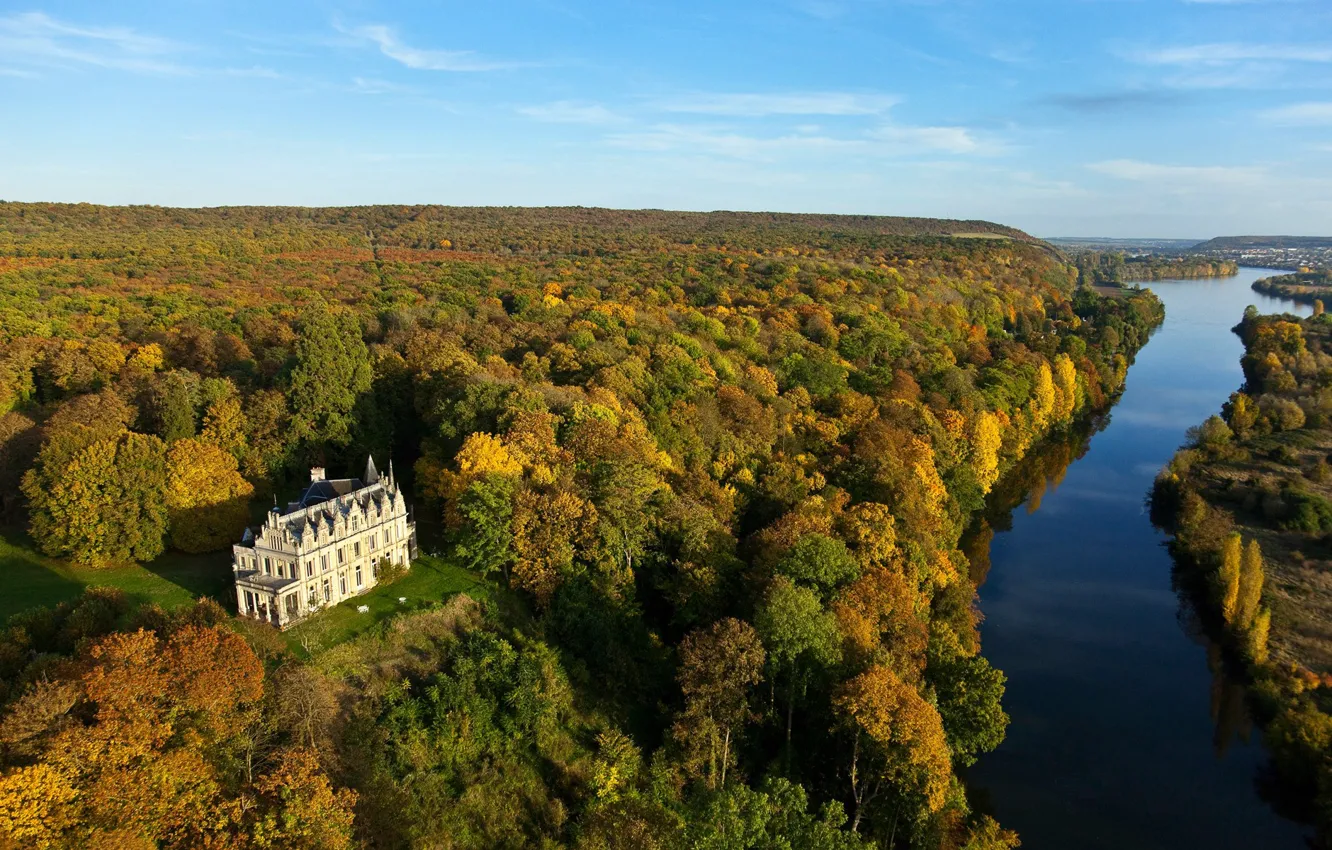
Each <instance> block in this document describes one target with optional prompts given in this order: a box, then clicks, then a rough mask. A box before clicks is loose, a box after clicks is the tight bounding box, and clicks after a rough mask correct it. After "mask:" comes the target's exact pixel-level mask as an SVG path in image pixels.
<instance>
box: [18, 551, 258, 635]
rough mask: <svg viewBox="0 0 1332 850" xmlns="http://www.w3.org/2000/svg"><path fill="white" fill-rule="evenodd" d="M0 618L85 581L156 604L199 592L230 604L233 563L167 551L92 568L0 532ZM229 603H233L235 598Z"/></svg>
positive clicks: (68, 595) (63, 595) (75, 589)
mask: <svg viewBox="0 0 1332 850" xmlns="http://www.w3.org/2000/svg"><path fill="white" fill-rule="evenodd" d="M0 575H3V576H4V582H5V584H4V592H2V593H0V621H3V620H4V619H5V618H7V617H9V615H11V614H14V613H17V612H19V611H25V610H27V609H29V608H34V607H37V606H39V605H55V604H56V603H58V602H63V601H65V600H66V599H73V598H74V597H76V596H78V595H79V594H81V593H82V592H83V589H84V588H85V587H87V586H89V585H106V586H110V587H118V588H120V589H121V590H124V591H125V592H126V593H128V594H129V595H130V597H131V598H133V599H134V600H136V601H138V602H156V603H158V604H159V605H161V606H162V607H164V608H174V607H176V606H179V605H184V604H187V603H189V602H192V601H194V600H195V599H197V598H199V597H200V596H212V597H215V598H217V599H219V600H221V601H222V603H223V604H224V605H226V604H228V600H230V599H232V596H231V563H230V561H229V559H228V557H227V554H226V553H225V552H212V553H209V554H206V555H183V554H181V553H179V552H168V553H167V554H165V555H163V556H162V557H160V558H158V559H157V560H155V561H153V562H151V563H148V564H145V565H143V566H130V567H112V568H109V569H93V568H91V567H81V566H78V565H76V564H71V563H69V562H68V561H62V560H59V559H56V558H48V557H45V556H44V555H41V554H39V553H38V552H37V550H36V547H35V546H33V545H32V541H31V540H28V539H27V538H26V537H25V536H22V535H20V534H18V533H16V532H14V531H13V530H5V531H4V532H3V534H0ZM229 607H235V606H234V602H233V603H231V605H230V606H229Z"/></svg>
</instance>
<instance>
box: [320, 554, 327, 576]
mask: <svg viewBox="0 0 1332 850" xmlns="http://www.w3.org/2000/svg"><path fill="white" fill-rule="evenodd" d="M319 571H320V572H325V573H326V572H328V556H327V555H320V556H319Z"/></svg>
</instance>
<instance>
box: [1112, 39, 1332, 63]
mask: <svg viewBox="0 0 1332 850" xmlns="http://www.w3.org/2000/svg"><path fill="white" fill-rule="evenodd" d="M1122 55H1123V56H1124V57H1125V58H1127V59H1130V60H1132V61H1135V62H1140V63H1143V64H1147V65H1184V66H1188V65H1211V66H1216V65H1232V64H1235V63H1237V62H1332V45H1327V44H1245V43H1242V42H1217V43H1214V44H1190V45H1181V46H1177V47H1161V48H1155V49H1136V48H1135V49H1131V50H1126V51H1122Z"/></svg>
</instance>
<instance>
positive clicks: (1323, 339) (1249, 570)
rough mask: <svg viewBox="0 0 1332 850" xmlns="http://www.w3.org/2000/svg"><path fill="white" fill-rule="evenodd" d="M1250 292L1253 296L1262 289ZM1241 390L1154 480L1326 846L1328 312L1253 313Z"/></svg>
mask: <svg viewBox="0 0 1332 850" xmlns="http://www.w3.org/2000/svg"><path fill="white" fill-rule="evenodd" d="M1255 288H1257V287H1256V286H1255ZM1235 331H1236V333H1238V334H1239V335H1240V337H1241V338H1242V340H1243V342H1244V349H1245V353H1244V358H1243V369H1244V376H1245V383H1244V386H1243V387H1242V388H1241V389H1240V390H1238V391H1237V392H1235V393H1234V394H1232V395H1231V397H1230V400H1229V402H1228V403H1226V405H1225V406H1224V408H1223V409H1222V411H1221V414H1220V415H1219V416H1213V417H1211V418H1209V419H1208V420H1207V421H1206V422H1204V423H1202V424H1201V425H1199V426H1197V427H1196V428H1194V429H1192V430H1191V432H1190V435H1189V441H1188V443H1187V444H1186V445H1185V446H1184V447H1183V448H1181V449H1180V451H1179V452H1178V454H1176V455H1175V457H1174V458H1173V459H1172V460H1171V461H1170V463H1169V465H1168V466H1167V467H1166V468H1165V469H1164V470H1163V471H1162V472H1161V474H1160V476H1159V477H1158V478H1157V480H1156V483H1155V486H1154V489H1153V494H1152V513H1153V519H1154V521H1156V522H1157V523H1158V524H1160V525H1161V526H1162V527H1164V528H1165V529H1166V530H1167V531H1169V532H1170V533H1171V534H1172V535H1173V541H1172V544H1171V545H1172V550H1173V552H1174V554H1175V556H1176V559H1177V563H1178V564H1179V570H1180V578H1181V584H1182V586H1183V588H1184V590H1185V592H1188V593H1189V594H1190V595H1191V596H1192V597H1193V598H1194V600H1195V602H1196V604H1197V606H1198V608H1199V610H1200V612H1201V613H1202V615H1203V618H1204V621H1205V623H1206V624H1207V625H1208V626H1209V628H1210V630H1211V631H1212V633H1213V634H1215V635H1216V636H1217V637H1218V638H1219V639H1220V640H1221V641H1222V642H1223V643H1224V644H1225V645H1227V646H1228V647H1229V649H1230V651H1231V656H1232V658H1233V659H1234V661H1235V663H1236V666H1237V667H1238V668H1239V669H1240V670H1241V675H1242V676H1243V678H1244V679H1245V680H1246V681H1247V684H1248V688H1249V692H1250V695H1251V698H1252V703H1253V705H1254V708H1255V712H1256V715H1257V719H1258V720H1259V722H1260V723H1262V724H1263V725H1264V727H1265V729H1264V740H1265V742H1266V744H1267V746H1268V748H1269V750H1270V752H1271V755H1272V760H1273V763H1274V766H1275V767H1276V771H1277V775H1278V777H1279V780H1280V781H1279V787H1278V788H1276V789H1275V791H1274V793H1276V794H1278V795H1279V796H1281V797H1282V798H1284V799H1286V800H1288V801H1289V802H1288V803H1287V808H1288V809H1292V810H1294V811H1295V812H1297V813H1298V814H1300V815H1301V816H1302V817H1305V818H1307V819H1309V820H1311V821H1313V822H1315V823H1316V825H1317V827H1318V830H1319V832H1320V834H1321V836H1322V838H1323V839H1324V840H1326V839H1328V838H1329V837H1332V762H1330V761H1329V753H1332V582H1329V580H1328V575H1329V569H1330V568H1332V546H1330V545H1329V544H1330V543H1332V463H1329V461H1332V391H1329V389H1328V376H1329V375H1332V316H1328V315H1327V314H1324V313H1323V312H1322V310H1321V305H1316V306H1315V315H1314V316H1312V317H1310V318H1307V319H1298V318H1296V317H1294V316H1290V315H1284V316H1263V315H1258V313H1257V311H1256V309H1255V308H1253V307H1250V308H1249V309H1248V311H1246V313H1245V315H1244V318H1243V321H1241V322H1240V324H1239V325H1238V326H1237V327H1236V328H1235Z"/></svg>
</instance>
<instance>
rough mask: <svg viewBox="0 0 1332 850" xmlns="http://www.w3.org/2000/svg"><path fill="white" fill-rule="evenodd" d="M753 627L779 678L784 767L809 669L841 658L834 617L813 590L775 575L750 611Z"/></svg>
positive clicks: (827, 665)
mask: <svg viewBox="0 0 1332 850" xmlns="http://www.w3.org/2000/svg"><path fill="white" fill-rule="evenodd" d="M754 627H755V628H756V629H757V630H758V634H759V637H760V638H761V639H762V640H763V647H764V649H765V650H767V655H768V665H769V667H770V668H771V669H772V671H773V673H774V674H775V675H774V679H775V678H781V679H783V680H784V681H785V685H786V747H787V763H788V765H789V763H790V747H791V725H792V721H793V717H794V714H795V704H796V700H797V699H799V698H800V697H802V696H804V693H805V688H806V686H807V684H808V681H809V677H810V674H811V673H812V672H813V671H814V670H815V669H817V668H820V667H829V666H831V665H833V664H836V663H837V662H838V661H840V660H841V657H842V651H841V636H840V634H839V633H838V631H837V620H836V618H835V617H833V615H832V614H831V613H829V612H827V611H825V610H824V608H823V605H822V604H821V603H820V602H819V597H818V595H817V594H815V593H814V591H812V590H810V589H809V588H806V587H799V586H797V585H796V584H794V583H793V582H792V581H791V580H790V579H789V578H787V577H786V576H779V577H778V578H777V579H776V580H775V581H773V583H772V585H771V586H770V587H769V588H768V592H767V594H766V595H765V596H764V598H763V601H762V602H761V603H760V604H759V606H758V610H757V611H755V612H754Z"/></svg>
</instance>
